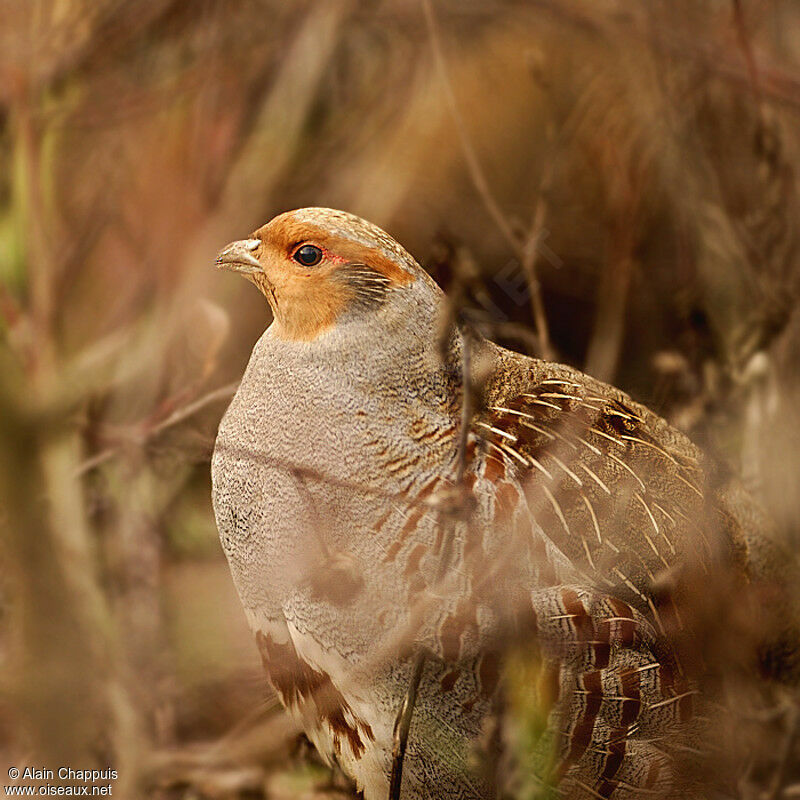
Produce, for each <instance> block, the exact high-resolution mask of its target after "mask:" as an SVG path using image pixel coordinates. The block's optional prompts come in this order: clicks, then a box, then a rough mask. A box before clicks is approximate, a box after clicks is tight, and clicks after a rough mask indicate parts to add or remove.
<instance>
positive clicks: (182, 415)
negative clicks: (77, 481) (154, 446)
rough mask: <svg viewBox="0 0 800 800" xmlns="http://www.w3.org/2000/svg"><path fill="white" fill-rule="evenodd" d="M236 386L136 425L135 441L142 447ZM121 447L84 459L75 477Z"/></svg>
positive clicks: (225, 395)
mask: <svg viewBox="0 0 800 800" xmlns="http://www.w3.org/2000/svg"><path fill="white" fill-rule="evenodd" d="M238 386H239V382H238V381H236V382H234V383H229V384H227V385H226V386H222V387H220V388H219V389H214V391H213V392H209V393H208V394H206V395H203V397H200V398H198V399H197V400H195V401H193V402H191V403H188V404H187V405H185V406H183V407H182V408H179V409H177V410H176V411H173V412H172V413H171V414H170V415H169V416H168V417H166V418H165V419H163V420H161V421H160V422H157V423H156V424H149V425H140V426H138V427H137V428H136V430H137V431H138V435H137V436H136V437H135V441H136V443H137V444H138V445H139V446H140V447H143V446H144V445H145V444H147V442H148V441H149V440H150V439H152V438H154V437H156V436H158V435H159V434H161V433H163V432H164V431H166V430H168V429H169V428H172V427H174V426H175V425H178V424H179V423H181V422H184V421H185V420H187V419H189V418H190V417H192V416H194V415H195V414H196V413H197V412H198V411H202V409H204V408H205V407H206V406H209V405H211V404H212V403H216V402H219V401H220V400H228V399H229V398H231V397H232V396H233V394H234V392H235V391H236V389H237V387H238ZM122 447H123V444H122V443H120V444H118V445H116V446H114V447H109V448H107V449H105V450H103V451H101V452H100V453H97V454H96V455H94V456H92V457H91V458H88V459H86V461H84V462H83V463H82V464H80V465H79V466H78V468H77V469H76V471H75V475H76V477H77V476H80V475H83V474H85V473H87V472H90V471H91V470H93V469H96V468H97V467H99V466H101V465H102V464H105V463H106V462H107V461H109V460H110V459H112V458H113V457H114V456H115V455H117V454H118V453H119V452H120V450H121V449H122Z"/></svg>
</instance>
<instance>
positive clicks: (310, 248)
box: [294, 244, 322, 267]
mask: <svg viewBox="0 0 800 800" xmlns="http://www.w3.org/2000/svg"><path fill="white" fill-rule="evenodd" d="M294 260H295V261H296V262H297V263H298V264H302V265H303V266H304V267H313V266H314V265H315V264H319V262H320V261H322V250H320V249H319V247H314V245H313V244H305V245H303V246H302V247H301V248H299V249H298V250H297V251H296V252H295V254H294Z"/></svg>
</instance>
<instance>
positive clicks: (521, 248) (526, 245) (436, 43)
mask: <svg viewBox="0 0 800 800" xmlns="http://www.w3.org/2000/svg"><path fill="white" fill-rule="evenodd" d="M422 7H423V10H424V12H425V21H426V23H427V26H428V34H429V37H430V41H431V49H432V50H433V55H434V60H435V62H436V69H437V71H438V73H439V79H440V80H441V82H442V86H443V88H444V93H445V97H446V100H447V105H448V108H449V110H450V116H451V117H452V120H453V124H454V125H455V128H456V133H457V134H458V140H459V142H460V143H461V150H462V152H463V154H464V160H465V161H466V163H467V169H468V172H469V176H470V178H471V180H472V183H473V185H474V187H475V190H476V191H477V193H478V196H479V197H480V198H481V200H482V202H483V205H484V206H485V207H486V211H487V212H488V214H489V216H490V217H491V218H492V220H493V221H494V223H495V225H496V226H497V228H498V230H499V231H500V233H501V234H502V236H503V238H504V239H505V240H506V242H507V243H508V245H509V246H510V247H511V249H512V250H513V251H514V253H515V254H516V256H517V257H518V258H519V260H520V262H521V263H522V268H523V270H524V272H525V276H526V278H527V280H528V286H529V289H530V296H531V310H532V312H533V319H534V324H535V326H536V333H537V336H538V338H539V344H540V355H541V356H542V357H543V358H549V357H550V336H549V333H548V327H547V315H546V314H545V309H544V302H543V301H542V294H541V286H540V284H539V279H538V277H537V275H536V257H537V250H538V246H539V243H540V241H541V238H542V231H543V228H544V214H545V211H546V204H545V202H544V193H543V191H541V192H540V193H539V197H538V199H537V202H536V207H535V209H534V215H533V223H532V225H531V230H530V233H529V235H528V236H527V237H525V239H524V240H523V239H522V238H521V237H520V236H518V235H517V234H516V233H515V232H514V229H513V228H512V226H511V224H510V223H509V221H508V220H507V219H506V216H505V214H504V213H503V210H502V209H501V208H500V204H499V203H498V202H497V199H496V198H495V196H494V194H492V190H491V188H490V187H489V181H488V180H487V178H486V174H485V172H484V171H483V167H482V166H481V163H480V160H479V159H478V154H477V153H476V151H475V147H474V145H473V144H472V140H471V139H470V137H469V134H468V133H467V128H466V125H465V124H464V118H463V117H462V116H461V111H460V110H459V108H458V102H457V100H456V96H455V92H454V90H453V83H452V81H451V80H450V74H449V72H448V70H447V63H446V61H445V57H444V52H443V49H442V42H441V37H440V35H439V27H438V24H437V22H436V16H435V14H434V11H433V5H432V3H431V0H422ZM548 180H549V176H547V177H545V178H544V179H543V181H542V189H544V184H545V183H546V181H548Z"/></svg>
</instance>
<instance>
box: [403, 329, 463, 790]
mask: <svg viewBox="0 0 800 800" xmlns="http://www.w3.org/2000/svg"><path fill="white" fill-rule="evenodd" d="M461 386H462V399H461V429H460V431H459V435H458V445H457V450H456V459H457V466H456V486H457V487H458V488H459V489H460V488H462V487H463V486H464V477H465V475H466V472H467V445H468V443H469V432H470V428H471V427H472V414H473V407H474V402H473V396H472V395H473V389H472V353H471V341H470V333H469V331H467V330H464V331H463V332H462V335H461ZM445 522H446V531H445V533H444V537H443V541H442V551H441V554H440V556H439V565H438V567H437V570H436V582H437V583H441V581H442V580H444V577H445V575H446V573H447V568H448V566H449V565H450V556H451V553H452V550H453V539H454V538H455V531H456V525H457V524H458V520H457V519H456V518H455V517H453V516H451V517H450V518H449V519H447V520H442V519H440V524H445ZM426 660H427V653H426V652H425V650H424V649H420V650H419V651H418V652H417V654H416V656H415V659H414V669H413V672H412V673H411V681H410V682H409V685H408V689H407V690H406V694H405V697H404V698H403V703H402V705H401V706H400V710H399V712H398V714H397V718H396V719H395V723H394V733H393V739H392V773H391V780H390V782H389V800H400V787H401V785H402V782H403V762H404V760H405V755H406V746H407V744H408V733H409V730H410V728H411V719H412V717H413V716H414V707H415V706H416V703H417V692H418V690H419V684H420V680H421V679H422V673H423V671H424V669H425V662H426Z"/></svg>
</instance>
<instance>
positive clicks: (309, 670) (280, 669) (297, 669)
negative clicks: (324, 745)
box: [256, 631, 375, 758]
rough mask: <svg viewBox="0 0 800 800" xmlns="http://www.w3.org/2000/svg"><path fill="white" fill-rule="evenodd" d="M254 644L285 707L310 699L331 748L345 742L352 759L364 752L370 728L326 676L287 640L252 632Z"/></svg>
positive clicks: (371, 737) (336, 748)
mask: <svg viewBox="0 0 800 800" xmlns="http://www.w3.org/2000/svg"><path fill="white" fill-rule="evenodd" d="M256 644H257V645H258V650H259V653H260V654H261V662H262V664H263V666H264V671H265V672H266V673H267V677H268V678H269V680H270V683H271V684H272V685H273V687H274V688H275V691H276V692H277V693H278V694H279V695H280V697H281V699H282V700H283V702H284V704H285V705H286V706H289V707H291V706H293V705H300V704H302V703H308V702H309V701H312V700H313V701H314V705H315V706H316V708H317V712H318V714H319V722H320V723H326V724H327V725H328V727H329V728H330V730H331V734H332V736H333V742H334V750H335V751H336V752H337V754H338V753H340V752H341V745H342V741H343V740H344V741H346V742H347V743H348V745H349V746H350V750H351V751H352V753H353V756H354V757H355V758H361V756H362V755H363V753H364V749H365V744H364V740H363V739H362V736H363V737H364V739H368V740H370V741H372V742H374V741H375V735H374V734H373V732H372V727H371V726H370V725H369V723H367V722H366V721H365V720H363V719H360V718H359V717H357V716H356V715H355V713H354V712H353V709H352V708H351V707H350V705H349V703H348V702H347V701H346V700H345V699H344V697H343V696H342V694H341V692H340V691H339V690H338V689H337V688H336V687H335V686H334V685H333V682H332V681H331V679H330V676H329V675H328V674H327V673H325V672H320V671H319V670H316V669H314V668H313V667H312V666H311V665H310V664H307V663H306V662H305V661H304V660H303V659H302V658H300V656H299V655H298V654H297V651H296V650H295V648H294V646H293V645H292V644H291V643H288V644H279V643H277V642H275V641H273V640H272V639H271V638H270V637H269V636H268V635H266V634H264V633H262V632H261V631H257V632H256Z"/></svg>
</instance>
